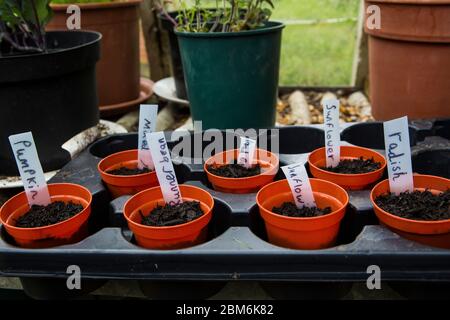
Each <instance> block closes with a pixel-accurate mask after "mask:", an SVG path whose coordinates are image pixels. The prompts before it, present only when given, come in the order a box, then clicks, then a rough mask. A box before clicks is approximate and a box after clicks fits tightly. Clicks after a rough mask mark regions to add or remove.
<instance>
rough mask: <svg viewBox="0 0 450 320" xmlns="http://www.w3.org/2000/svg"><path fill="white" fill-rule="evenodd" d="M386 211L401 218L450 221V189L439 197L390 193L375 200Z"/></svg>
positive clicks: (423, 194) (415, 193)
mask: <svg viewBox="0 0 450 320" xmlns="http://www.w3.org/2000/svg"><path fill="white" fill-rule="evenodd" d="M375 203H376V204H377V205H378V206H379V207H380V208H382V209H383V210H384V211H386V212H389V213H391V214H394V215H396V216H399V217H401V218H406V219H411V220H422V221H438V220H447V219H450V189H449V190H447V191H445V192H442V193H440V194H438V195H434V194H432V193H431V192H430V191H414V192H411V193H410V192H404V193H401V194H399V195H398V196H397V195H395V194H393V193H389V194H385V195H381V196H379V197H377V198H376V199H375Z"/></svg>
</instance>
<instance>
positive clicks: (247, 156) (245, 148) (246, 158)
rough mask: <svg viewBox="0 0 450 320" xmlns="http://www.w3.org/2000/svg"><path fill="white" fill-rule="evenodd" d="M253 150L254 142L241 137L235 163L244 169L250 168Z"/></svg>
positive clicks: (254, 147) (253, 154)
mask: <svg viewBox="0 0 450 320" xmlns="http://www.w3.org/2000/svg"><path fill="white" fill-rule="evenodd" d="M255 150H256V140H253V139H250V138H247V137H241V144H240V147H239V154H238V157H237V163H238V164H240V165H242V166H244V167H246V168H251V166H252V163H253V157H254V156H255Z"/></svg>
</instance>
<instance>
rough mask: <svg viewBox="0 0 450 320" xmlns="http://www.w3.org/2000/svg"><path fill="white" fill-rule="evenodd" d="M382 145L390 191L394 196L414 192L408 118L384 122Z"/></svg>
mask: <svg viewBox="0 0 450 320" xmlns="http://www.w3.org/2000/svg"><path fill="white" fill-rule="evenodd" d="M384 144H385V148H386V159H387V168H388V175H389V188H390V191H391V192H392V193H394V194H396V195H398V194H400V193H402V192H413V191H414V180H413V171H412V161H411V147H410V144H409V127H408V117H403V118H399V119H394V120H391V121H386V122H384Z"/></svg>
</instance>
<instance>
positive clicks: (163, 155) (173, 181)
mask: <svg viewBox="0 0 450 320" xmlns="http://www.w3.org/2000/svg"><path fill="white" fill-rule="evenodd" d="M147 140H148V146H149V148H150V152H151V154H152V158H153V163H154V165H155V171H156V175H157V177H158V181H159V185H160V187H161V191H162V194H163V197H164V201H165V202H166V203H167V204H169V205H171V206H174V205H177V204H180V203H182V202H183V200H182V199H181V192H180V187H179V186H178V181H177V176H176V175H175V169H174V167H173V164H172V159H171V158H170V150H169V147H168V146H167V141H166V138H165V136H164V133H163V132H154V133H151V134H149V135H147Z"/></svg>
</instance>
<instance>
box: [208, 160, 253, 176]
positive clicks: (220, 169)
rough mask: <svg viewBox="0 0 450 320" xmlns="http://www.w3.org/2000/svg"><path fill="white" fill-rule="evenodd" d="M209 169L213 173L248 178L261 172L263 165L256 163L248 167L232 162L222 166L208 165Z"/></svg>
mask: <svg viewBox="0 0 450 320" xmlns="http://www.w3.org/2000/svg"><path fill="white" fill-rule="evenodd" d="M208 171H209V172H210V173H212V174H213V175H216V176H220V177H225V178H246V177H253V176H257V175H259V174H261V166H260V165H259V164H256V165H255V166H253V167H250V168H246V167H244V166H242V165H240V164H237V163H230V164H226V165H222V166H213V165H210V166H208Z"/></svg>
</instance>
